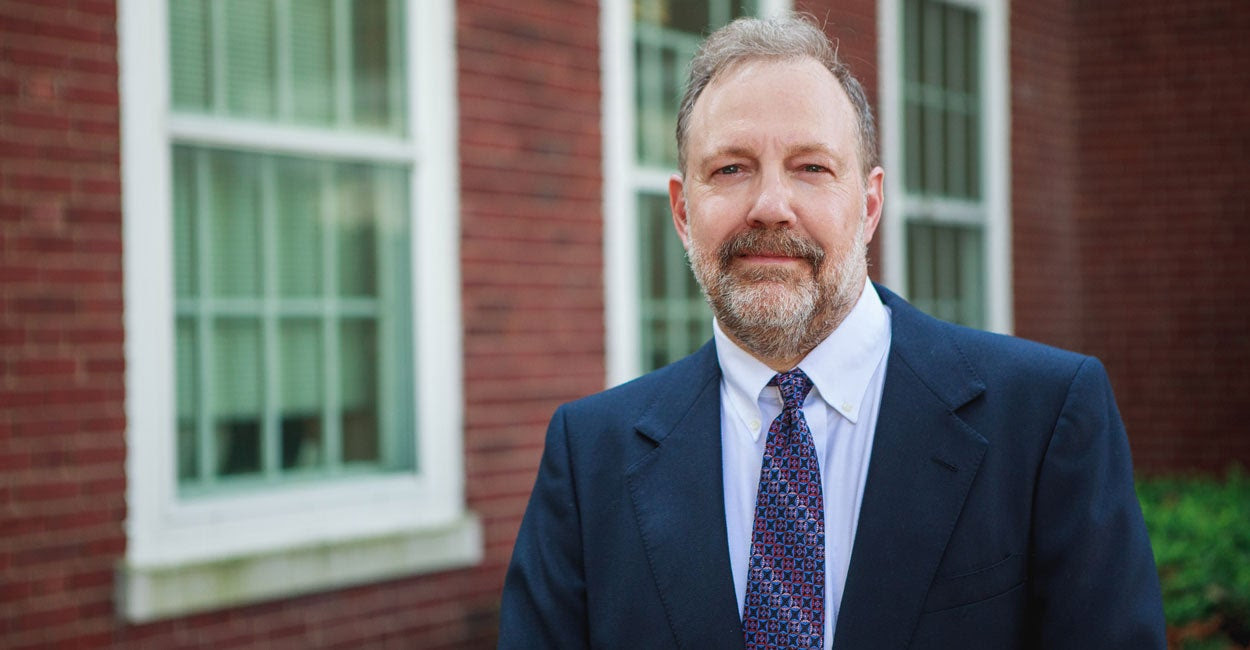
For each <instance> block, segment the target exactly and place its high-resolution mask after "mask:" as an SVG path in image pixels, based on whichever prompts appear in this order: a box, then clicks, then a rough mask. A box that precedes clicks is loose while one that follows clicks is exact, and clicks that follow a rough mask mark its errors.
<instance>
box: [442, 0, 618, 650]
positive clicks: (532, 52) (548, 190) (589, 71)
mask: <svg viewBox="0 0 1250 650" xmlns="http://www.w3.org/2000/svg"><path fill="white" fill-rule="evenodd" d="M459 12H460V16H459V23H460V28H459V33H458V35H457V36H458V38H459V42H460V47H459V56H460V61H459V64H460V156H461V165H460V173H461V177H460V186H461V190H462V192H461V217H460V218H461V230H462V233H463V236H462V239H461V246H462V250H461V272H462V274H463V291H464V293H463V304H464V326H465V367H464V369H465V402H466V404H465V418H466V429H467V430H466V440H465V445H466V448H467V461H466V462H467V474H466V478H467V481H468V494H469V506H470V507H471V508H473V509H474V510H475V511H477V512H478V513H479V514H480V515H482V517H483V522H484V524H485V537H486V559H485V562H484V563H483V564H482V566H481V567H479V568H478V569H476V570H475V571H472V572H468V573H466V577H468V578H471V579H472V580H473V581H474V582H475V583H476V584H478V585H479V586H480V589H481V591H480V596H479V597H477V599H476V602H477V606H478V607H481V608H483V609H486V610H489V611H491V612H492V614H493V613H494V612H495V611H497V610H496V609H495V608H497V607H498V600H499V591H500V590H501V589H502V587H503V576H504V571H505V569H506V568H507V564H508V560H509V559H510V558H511V556H512V543H513V541H514V540H515V538H516V533H517V528H518V527H519V526H520V524H521V516H522V514H523V513H524V510H525V504H526V503H527V501H528V500H529V493H530V489H531V488H532V487H533V484H534V476H535V474H536V472H537V469H538V459H539V456H540V455H541V453H542V445H543V438H544V434H545V432H546V429H547V421H548V420H549V419H550V418H551V414H552V412H553V411H554V410H555V407H556V406H558V405H559V404H560V403H562V402H566V401H569V400H572V399H575V398H577V397H581V396H584V395H586V394H589V393H591V392H595V391H598V390H602V388H603V386H604V379H605V372H606V370H605V368H604V323H603V309H604V303H603V291H604V289H603V180H602V170H603V161H602V131H601V122H602V120H601V115H600V110H601V109H600V102H601V96H600V85H599V70H600V66H599V8H598V3H597V2H595V1H593V0H580V1H578V2H568V1H565V0H547V1H543V2H514V1H512V0H481V1H478V2H467V1H462V2H460V3H459ZM494 625H495V623H494V620H493V619H492V620H491V621H490V625H489V630H488V632H489V634H490V635H491V638H492V639H493V634H494V632H495V630H494ZM491 646H492V647H493V644H491ZM483 647H486V644H483Z"/></svg>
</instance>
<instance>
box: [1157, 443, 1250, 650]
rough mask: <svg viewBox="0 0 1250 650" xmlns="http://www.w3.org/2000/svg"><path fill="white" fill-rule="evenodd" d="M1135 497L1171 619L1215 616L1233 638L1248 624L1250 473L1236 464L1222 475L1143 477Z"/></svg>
mask: <svg viewBox="0 0 1250 650" xmlns="http://www.w3.org/2000/svg"><path fill="white" fill-rule="evenodd" d="M1137 496H1138V498H1139V500H1140V501H1141V507H1142V514H1143V515H1144V516H1145V518H1146V528H1147V529H1148V530H1149V532H1150V542H1151V544H1152V546H1153V547H1154V553H1155V562H1156V564H1157V565H1158V567H1159V579H1160V582H1161V584H1162V587H1163V611H1164V615H1165V616H1166V618H1167V622H1168V626H1169V627H1170V628H1173V629H1179V628H1183V627H1184V626H1186V625H1193V624H1196V623H1199V622H1202V621H1211V620H1213V619H1216V620H1218V621H1219V622H1220V625H1221V627H1222V628H1223V631H1224V632H1225V633H1230V632H1231V633H1232V634H1233V636H1235V637H1239V636H1241V634H1240V633H1241V632H1243V631H1244V630H1247V629H1250V476H1247V475H1246V473H1245V472H1244V471H1243V470H1241V469H1240V468H1236V467H1235V468H1233V469H1231V470H1229V472H1228V473H1227V475H1226V476H1225V477H1224V478H1223V479H1220V478H1217V477H1211V476H1187V477H1178V476H1171V477H1164V476H1160V477H1150V478H1143V479H1140V480H1139V481H1138V482H1137ZM1242 642H1243V643H1244V641H1242ZM1186 647H1205V646H1194V645H1190V644H1186ZM1213 647H1214V646H1213Z"/></svg>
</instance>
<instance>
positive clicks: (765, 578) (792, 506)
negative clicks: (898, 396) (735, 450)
mask: <svg viewBox="0 0 1250 650" xmlns="http://www.w3.org/2000/svg"><path fill="white" fill-rule="evenodd" d="M768 385H769V386H777V387H778V388H779V389H780V390H781V397H782V401H783V403H784V405H783V406H782V409H781V415H778V416H777V419H775V420H773V423H772V426H770V427H769V428H768V441H767V443H766V444H765V447H764V463H763V466H762V467H761V468H760V488H759V493H758V494H757V496H756V499H755V528H754V530H753V532H752V533H751V567H750V569H749V572H748V577H747V589H746V600H745V603H744V604H743V608H742V609H743V611H742V630H743V634H744V635H745V638H746V646H747V648H760V649H763V648H768V649H772V648H821V647H823V646H822V643H821V641H822V639H823V637H824V632H825V502H824V498H823V496H822V494H821V490H820V463H819V461H818V460H817V458H816V447H815V445H813V444H812V435H811V431H810V430H809V429H808V428H807V420H806V418H804V417H803V410H802V409H803V400H804V399H805V398H806V397H807V393H808V392H809V391H811V389H812V382H811V380H810V379H808V378H807V375H805V374H803V371H802V370H799V369H797V368H796V369H794V370H791V371H790V372H787V373H782V374H779V375H776V376H774V377H773V378H772V380H771V381H769V382H768Z"/></svg>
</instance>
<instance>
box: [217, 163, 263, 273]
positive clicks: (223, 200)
mask: <svg viewBox="0 0 1250 650" xmlns="http://www.w3.org/2000/svg"><path fill="white" fill-rule="evenodd" d="M211 161H212V162H211V163H209V165H208V174H209V175H210V187H211V188H212V190H211V191H212V195H211V200H210V203H209V205H208V206H207V214H205V215H204V216H203V218H204V219H205V220H206V221H207V222H208V224H209V231H210V232H211V235H210V240H209V241H208V242H207V243H206V246H207V255H206V257H207V260H206V261H207V262H208V264H209V265H210V267H211V268H212V274H211V278H210V279H211V282H212V290H213V293H214V295H218V296H256V295H258V294H259V293H260V280H261V276H260V237H259V234H260V233H259V230H258V229H259V227H260V214H261V195H260V167H259V165H258V164H257V163H258V157H257V156H255V155H252V154H241V153H240V154H236V153H226V152H217V153H214V154H211Z"/></svg>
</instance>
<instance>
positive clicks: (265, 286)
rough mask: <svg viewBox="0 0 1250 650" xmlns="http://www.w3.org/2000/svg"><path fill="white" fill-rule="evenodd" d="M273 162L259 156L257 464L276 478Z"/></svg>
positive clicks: (278, 424)
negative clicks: (259, 393)
mask: <svg viewBox="0 0 1250 650" xmlns="http://www.w3.org/2000/svg"><path fill="white" fill-rule="evenodd" d="M276 164H277V163H276V162H275V161H274V159H273V158H272V157H269V156H265V157H262V158H261V159H260V165H261V167H260V201H261V209H260V220H261V223H260V231H261V232H260V236H261V242H260V263H261V274H262V277H261V292H262V295H261V309H260V312H261V340H262V341H263V343H262V345H261V347H262V349H263V350H264V360H263V362H262V364H263V365H262V370H261V373H262V377H261V381H263V382H264V387H265V389H264V394H263V395H262V396H261V412H262V413H263V415H262V419H261V427H260V435H261V467H262V468H263V471H264V474H265V477H266V478H268V479H270V480H278V479H279V478H280V473H281V471H282V467H281V465H282V464H281V462H280V460H281V444H280V440H281V418H280V417H279V413H280V412H281V409H282V398H281V394H282V393H281V389H282V386H281V373H280V371H279V369H280V368H281V367H282V366H281V363H282V359H281V358H280V357H279V338H278V337H279V329H278V300H279V296H278V262H277V254H276V251H277V249H278V232H277V230H278V224H277V221H278V217H277V215H278V199H277V185H278V183H277V178H276V176H277V172H276V170H275V166H276Z"/></svg>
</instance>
